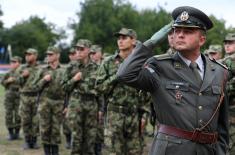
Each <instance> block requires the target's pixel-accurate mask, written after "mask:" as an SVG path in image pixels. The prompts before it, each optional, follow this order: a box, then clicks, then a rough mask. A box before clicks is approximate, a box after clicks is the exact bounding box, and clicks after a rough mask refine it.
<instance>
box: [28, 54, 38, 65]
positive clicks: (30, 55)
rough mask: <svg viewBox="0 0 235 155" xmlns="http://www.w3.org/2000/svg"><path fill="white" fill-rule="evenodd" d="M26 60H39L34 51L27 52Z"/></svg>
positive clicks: (29, 61)
mask: <svg viewBox="0 0 235 155" xmlns="http://www.w3.org/2000/svg"><path fill="white" fill-rule="evenodd" d="M25 60H26V62H28V63H31V62H35V61H36V60H37V55H36V54H32V53H26V54H25Z"/></svg>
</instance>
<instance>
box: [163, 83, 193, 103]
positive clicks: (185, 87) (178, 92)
mask: <svg viewBox="0 0 235 155" xmlns="http://www.w3.org/2000/svg"><path fill="white" fill-rule="evenodd" d="M166 90H167V92H168V93H169V94H170V95H171V96H172V97H173V98H174V100H175V103H176V104H182V103H183V98H184V95H185V94H186V93H187V92H188V91H189V84H188V83H184V82H175V81H170V82H167V83H166Z"/></svg>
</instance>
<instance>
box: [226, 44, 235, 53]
mask: <svg viewBox="0 0 235 155" xmlns="http://www.w3.org/2000/svg"><path fill="white" fill-rule="evenodd" d="M224 50H225V52H226V53H227V54H233V53H235V41H225V42H224Z"/></svg>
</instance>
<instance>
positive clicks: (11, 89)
mask: <svg viewBox="0 0 235 155" xmlns="http://www.w3.org/2000/svg"><path fill="white" fill-rule="evenodd" d="M8 90H10V91H19V88H18V87H10V88H9V89H8Z"/></svg>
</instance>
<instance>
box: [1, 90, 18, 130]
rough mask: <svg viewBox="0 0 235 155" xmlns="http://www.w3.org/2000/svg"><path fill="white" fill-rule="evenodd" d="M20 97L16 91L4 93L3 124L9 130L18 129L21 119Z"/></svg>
mask: <svg viewBox="0 0 235 155" xmlns="http://www.w3.org/2000/svg"><path fill="white" fill-rule="evenodd" d="M19 105H20V95H19V92H18V91H8V90H7V91H6V93H5V100H4V106H5V123H6V127H7V128H8V129H9V128H20V126H21V118H20V115H19Z"/></svg>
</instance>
